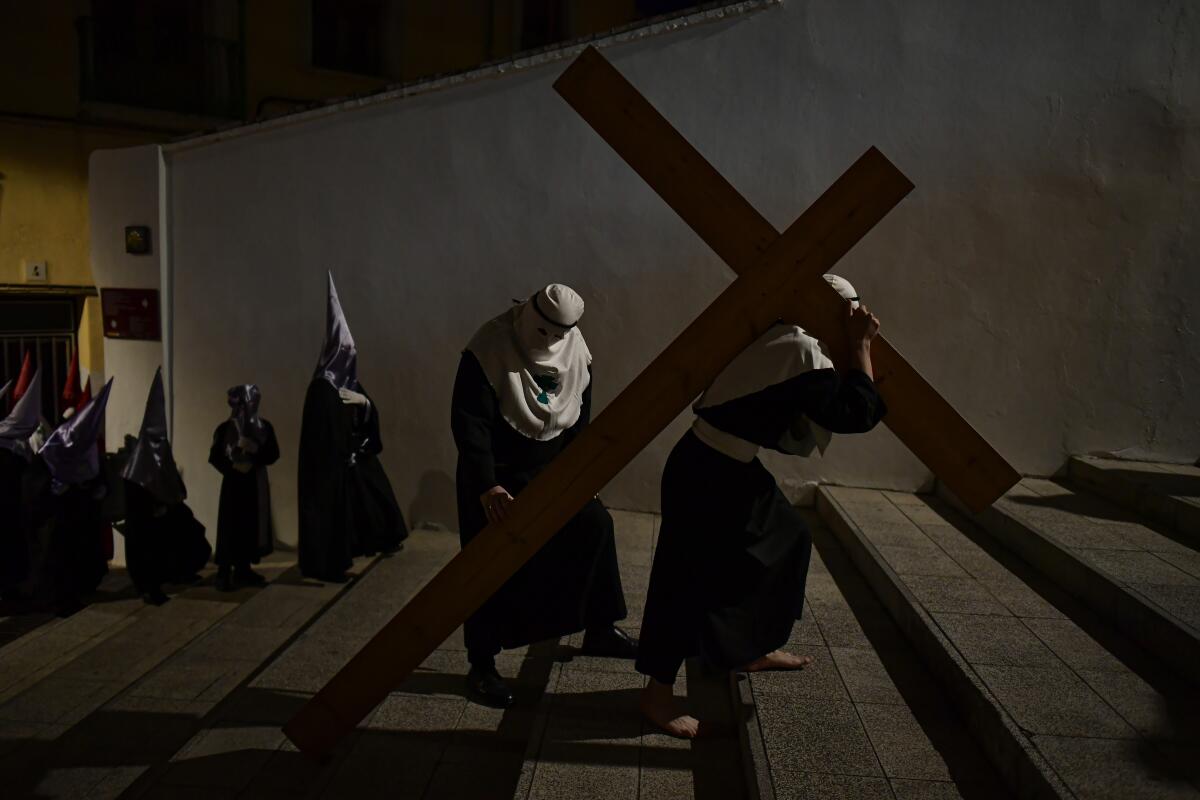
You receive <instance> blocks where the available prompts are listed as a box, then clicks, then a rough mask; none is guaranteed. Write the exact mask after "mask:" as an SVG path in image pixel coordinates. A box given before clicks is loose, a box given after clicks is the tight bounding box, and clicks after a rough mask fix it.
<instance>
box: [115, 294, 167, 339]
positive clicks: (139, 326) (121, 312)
mask: <svg viewBox="0 0 1200 800" xmlns="http://www.w3.org/2000/svg"><path fill="white" fill-rule="evenodd" d="M100 310H101V313H102V315H103V317H104V335H105V337H107V338H109V339H144V340H148V341H155V342H157V341H159V340H160V339H161V338H162V329H161V326H160V324H159V318H158V290H157V289H101V290H100Z"/></svg>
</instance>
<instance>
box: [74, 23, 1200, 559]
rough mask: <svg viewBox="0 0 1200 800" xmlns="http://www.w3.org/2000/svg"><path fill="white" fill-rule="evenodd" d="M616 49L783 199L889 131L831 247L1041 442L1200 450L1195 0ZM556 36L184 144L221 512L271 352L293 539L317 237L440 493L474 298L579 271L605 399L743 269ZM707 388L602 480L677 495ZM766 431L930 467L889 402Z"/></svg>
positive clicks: (200, 497)
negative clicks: (674, 482)
mask: <svg viewBox="0 0 1200 800" xmlns="http://www.w3.org/2000/svg"><path fill="white" fill-rule="evenodd" d="M606 55H607V56H608V57H609V58H610V59H611V60H613V61H614V62H615V64H616V65H617V66H618V68H619V69H620V70H621V71H622V72H623V73H624V74H625V75H626V76H628V77H629V78H630V79H631V80H632V81H633V82H634V83H635V84H636V85H637V86H638V87H639V88H640V89H641V90H642V91H643V92H644V93H645V94H646V95H647V96H648V97H649V98H650V100H651V101H652V102H653V103H654V104H655V105H656V106H657V107H658V108H659V109H660V110H661V111H662V112H663V113H664V114H665V115H666V116H667V118H668V119H670V120H671V121H672V122H673V123H674V124H675V125H676V126H677V127H678V128H679V129H680V130H681V131H682V132H683V133H684V135H685V136H687V137H688V138H689V139H690V140H691V141H692V142H693V143H694V144H695V145H696V146H697V147H698V148H699V149H700V150H701V152H703V153H704V154H705V155H706V156H707V157H708V158H709V159H711V160H712V161H713V163H714V164H715V165H716V167H717V168H718V169H719V170H720V171H721V172H722V173H723V174H725V175H726V176H727V177H728V178H729V179H730V180H731V181H732V182H733V184H734V185H735V186H737V187H738V188H739V190H740V191H742V192H744V193H745V195H746V196H747V198H748V199H749V200H750V201H751V202H752V203H753V204H754V205H755V206H757V207H758V208H759V209H760V210H761V211H762V212H763V213H764V214H765V215H766V216H767V217H768V218H769V219H770V220H771V221H772V222H773V223H774V224H775V225H776V226H777V227H779V228H783V227H785V226H786V225H787V224H788V223H789V222H791V221H792V219H794V218H795V217H796V216H797V215H798V214H799V213H800V212H801V211H802V210H803V209H804V208H805V206H806V205H807V204H808V203H809V202H811V201H812V200H813V199H814V198H815V197H816V196H817V195H818V194H819V193H820V192H821V191H822V190H823V189H824V188H825V187H826V186H827V185H828V184H829V183H830V182H831V181H833V180H834V179H835V178H836V177H837V176H838V175H839V174H840V173H841V172H842V171H843V170H844V169H845V168H846V167H847V166H848V165H849V164H850V163H851V162H852V161H854V159H855V158H857V157H858V156H859V155H860V154H861V153H862V152H863V151H864V150H865V149H866V148H867V147H868V146H870V145H876V146H878V147H879V148H880V149H881V150H883V152H884V153H886V154H887V155H888V156H889V157H890V158H891V159H892V160H893V161H894V162H895V163H896V164H897V165H898V166H899V167H900V168H901V169H902V170H903V171H904V172H905V173H906V174H908V175H909V176H910V177H911V178H912V179H913V181H914V182H915V183H916V186H917V189H916V191H915V192H914V193H913V194H912V195H911V196H910V197H909V199H907V200H905V201H904V202H903V203H902V204H901V206H900V207H899V208H897V209H896V210H895V211H894V212H893V213H892V214H891V215H890V216H889V217H888V218H887V219H886V220H884V222H883V223H882V224H881V225H880V226H879V227H878V228H877V229H876V230H875V231H873V232H872V233H871V234H870V235H869V236H868V237H867V239H866V240H865V241H864V242H862V244H861V245H859V246H858V247H857V248H856V249H855V250H854V251H853V252H852V253H851V254H850V256H849V257H848V258H847V259H845V261H844V262H843V263H842V264H841V265H840V267H839V272H841V273H843V274H845V275H846V276H847V277H849V278H850V279H851V280H852V281H853V282H854V283H855V284H856V286H857V287H858V289H859V291H860V293H861V295H862V296H863V297H865V298H866V302H867V303H868V304H869V305H870V306H871V307H872V309H873V310H875V311H876V312H877V313H878V314H879V315H880V316H881V317H882V319H883V323H884V329H885V330H886V332H887V334H888V337H889V338H890V339H891V340H892V342H893V343H895V344H896V345H897V347H899V348H900V349H901V350H902V352H904V353H905V354H906V355H907V356H908V358H909V359H910V361H911V362H912V363H913V364H914V365H916V366H917V367H918V369H920V370H921V371H922V372H923V374H924V375H925V376H926V377H927V378H928V379H929V380H930V381H931V382H932V383H933V384H934V385H935V386H936V387H938V388H939V389H940V390H941V391H942V392H943V394H944V395H945V396H946V397H947V398H948V399H949V400H950V401H951V402H952V403H953V404H954V405H955V406H956V407H957V408H958V409H959V410H960V411H961V412H962V413H963V414H964V415H965V416H966V417H967V418H968V420H970V421H971V422H972V423H973V424H974V425H975V426H976V427H977V428H978V429H979V430H980V431H981V432H982V433H983V434H984V435H985V436H986V437H987V438H988V439H989V440H991V441H992V442H993V443H994V444H995V445H996V446H997V447H998V449H999V450H1000V451H1001V452H1002V453H1004V454H1005V455H1006V456H1007V457H1008V458H1009V459H1010V460H1011V461H1012V463H1013V464H1014V465H1015V466H1016V467H1017V468H1018V469H1019V470H1021V471H1023V472H1026V473H1034V474H1048V473H1050V472H1053V471H1054V470H1056V469H1057V468H1059V467H1060V466H1061V465H1062V463H1063V461H1064V459H1065V458H1066V457H1067V455H1069V454H1071V453H1079V452H1086V451H1091V450H1095V449H1100V448H1103V449H1120V448H1125V447H1138V448H1143V449H1144V450H1146V451H1148V452H1152V453H1155V454H1158V455H1163V456H1169V457H1183V456H1186V457H1190V458H1194V456H1195V455H1196V454H1197V452H1200V426H1198V425H1197V415H1196V411H1195V407H1196V406H1195V398H1196V397H1197V396H1200V359H1197V358H1196V357H1195V355H1194V354H1195V353H1196V352H1197V351H1200V334H1198V333H1197V330H1198V327H1200V325H1198V321H1197V318H1196V311H1195V309H1196V308H1197V307H1198V306H1200V286H1198V283H1197V277H1196V275H1197V273H1196V271H1195V268H1194V262H1195V258H1196V253H1197V252H1200V235H1198V233H1197V230H1198V228H1197V219H1200V214H1198V213H1197V212H1198V211H1200V185H1198V181H1200V132H1198V129H1197V125H1198V123H1200V58H1198V56H1200V14H1198V13H1197V10H1196V9H1195V8H1194V7H1188V5H1187V3H1186V2H1183V0H1175V1H1174V2H1164V3H1159V4H1157V5H1156V6H1155V7H1154V8H1146V9H1142V8H1140V7H1139V4H1135V3H1129V2H1108V3H1097V2H1084V1H1083V0H1072V1H1071V2H1060V3H1054V4H1049V3H1034V2H1016V3H999V2H992V3H984V4H967V3H962V2H957V0H955V1H951V0H943V1H942V2H937V1H935V0H921V1H920V2H914V1H909V2H890V3H887V2H865V0H857V1H855V0H850V1H849V2H847V1H843V2H832V1H831V0H823V1H816V0H814V2H789V3H785V4H783V5H782V6H778V7H774V8H772V9H770V10H767V11H764V12H761V13H757V14H752V15H749V16H746V17H742V18H739V19H736V20H734V21H730V22H725V23H720V24H714V25H708V26H703V27H698V28H694V29H689V30H687V31H682V32H679V33H678V34H676V35H671V36H664V37H658V38H652V39H648V40H645V41H643V42H640V43H636V44H632V45H621V46H617V47H612V48H609V49H608V50H606ZM563 66H564V65H563V64H557V65H551V66H547V67H543V68H540V69H536V70H531V71H528V72H524V73H518V74H515V75H511V76H507V77H504V78H501V79H497V80H491V81H485V82H480V83H475V84H471V85H466V86H462V87H459V88H455V89H450V90H447V91H442V92H438V93H433V94H427V95H423V96H419V97H414V98H410V99H406V100H399V101H395V102H388V103H383V104H376V105H373V106H368V107H364V108H361V109H358V110H348V111H344V112H341V113H338V114H333V115H329V116H326V117H324V118H321V119H316V120H313V121H308V122H304V123H301V124H295V125H291V126H288V127H282V128H279V129H277V130H268V131H265V132H253V133H249V134H247V135H244V136H240V137H234V138H231V139H229V140H227V141H223V142H219V143H213V144H207V145H203V146H198V147H184V148H181V149H178V150H176V151H175V152H171V153H170V154H169V165H170V194H169V196H170V208H169V214H170V217H171V219H172V225H173V230H174V236H173V239H172V242H171V245H172V248H173V269H174V280H175V289H174V290H175V313H176V319H175V336H176V339H175V346H174V354H175V372H176V374H175V414H176V426H175V452H176V455H177V458H178V459H179V461H180V464H181V466H182V467H183V468H184V471H185V473H186V475H187V478H188V484H189V488H190V490H191V492H192V496H193V499H194V501H195V502H194V505H195V507H196V512H197V514H198V515H199V516H200V517H201V519H202V520H203V521H204V522H205V523H206V524H210V525H211V524H212V522H213V520H214V519H215V513H216V497H217V488H218V476H217V474H216V472H215V471H213V470H211V468H209V467H207V465H206V463H205V460H206V457H207V449H208V445H209V441H210V436H211V432H212V430H213V428H214V427H215V426H216V425H217V424H218V423H219V422H220V421H221V420H222V419H223V418H224V417H225V415H226V413H227V409H226V406H225V404H224V390H225V388H226V387H228V386H230V385H232V384H234V383H240V382H244V381H254V382H257V383H259V384H260V386H261V387H262V389H263V396H264V400H263V413H264V415H265V416H267V417H268V418H269V419H271V420H272V421H273V422H274V423H275V425H276V428H277V430H278V432H279V435H280V444H281V447H282V450H283V457H282V459H281V462H280V463H279V465H278V466H276V467H275V468H274V470H273V471H272V473H271V475H272V484H273V489H274V497H275V503H276V518H277V524H278V528H279V531H280V534H281V536H282V538H284V539H285V540H289V541H290V540H294V536H295V503H296V498H295V488H294V486H295V484H294V476H295V469H296V446H297V438H298V434H299V422H300V410H301V404H302V401H303V395H304V390H305V386H306V384H307V382H308V379H309V376H310V375H311V372H312V368H313V365H314V362H315V360H316V358H317V354H318V351H319V347H320V344H321V337H322V331H323V326H324V309H325V303H324V287H325V282H324V271H325V270H326V269H327V268H329V269H332V270H333V272H334V275H335V278H336V279H337V281H338V285H339V288H340V291H341V297H342V303H343V305H344V307H345V309H346V312H347V314H348V317H349V321H350V325H351V328H352V330H353V332H354V334H355V337H356V339H357V342H358V345H359V349H360V370H361V377H362V380H363V382H364V383H365V385H366V386H367V387H368V389H369V390H370V391H371V392H372V393H373V395H374V396H375V399H376V401H377V403H378V405H379V407H380V408H381V410H382V414H383V422H384V425H383V436H384V441H385V451H384V454H383V460H384V464H385V466H386V467H387V470H388V473H389V475H390V476H391V479H392V482H393V485H394V486H395V488H396V491H397V494H398V496H399V498H400V500H401V504H402V506H403V508H404V509H405V511H406V513H408V514H409V516H410V522H411V521H413V519H414V518H415V519H425V520H434V521H440V522H443V523H445V524H448V525H450V526H453V525H454V514H453V483H452V481H453V472H454V447H453V443H452V441H451V439H450V435H449V430H448V424H447V420H448V405H449V397H450V390H451V384H452V381H453V377H454V370H455V366H456V362H457V358H458V352H459V350H460V348H461V347H462V346H463V344H464V343H465V342H466V341H467V339H468V338H469V337H470V335H471V334H472V332H473V331H474V329H475V327H476V326H477V325H478V324H479V323H481V322H482V321H483V320H485V319H487V318H488V317H490V316H492V315H494V314H496V313H498V312H499V311H501V310H502V309H504V308H505V307H506V305H507V304H508V299H509V298H510V297H521V296H524V295H527V294H529V293H530V292H532V291H533V290H534V289H536V288H537V287H539V286H540V285H542V284H544V283H546V282H549V281H562V282H565V283H568V284H570V285H572V286H574V287H575V288H577V289H578V290H579V291H580V292H581V293H582V294H583V296H584V297H585V298H586V300H587V303H588V310H587V314H586V316H585V317H584V320H583V324H582V328H583V330H584V332H585V334H586V335H587V337H588V341H589V343H590V344H591V347H592V350H593V352H594V353H595V354H596V376H597V380H598V384H597V391H596V400H597V402H598V405H599V407H600V408H602V407H603V406H604V405H605V403H607V402H608V401H609V400H610V399H611V398H612V397H613V396H615V394H616V393H617V392H618V391H620V389H621V388H622V387H623V386H624V385H625V384H627V383H628V382H629V381H630V380H631V379H632V378H633V377H634V376H635V375H636V374H637V372H638V371H639V370H641V369H642V367H644V366H645V365H646V364H647V363H649V361H650V360H651V358H652V357H653V356H654V355H656V354H657V353H658V352H659V351H660V350H661V349H662V348H663V347H664V346H665V345H666V344H667V342H668V341H670V339H671V338H672V337H673V336H674V335H675V334H676V333H678V332H679V331H680V330H681V329H682V328H683V327H684V325H685V324H686V323H687V322H688V321H689V320H690V319H691V318H692V317H694V316H695V315H696V314H697V313H698V312H699V311H700V310H702V309H703V308H704V306H705V305H706V304H707V303H708V302H709V301H710V300H711V299H712V298H713V297H714V296H715V295H716V294H717V293H718V292H720V291H721V289H722V288H723V287H724V286H726V285H727V284H728V283H729V282H730V280H731V273H730V272H729V271H728V270H727V269H726V268H725V267H724V266H723V265H722V264H721V263H720V262H719V261H718V259H717V258H716V257H715V256H713V254H712V253H711V252H709V251H708V249H707V248H706V247H705V246H704V245H703V244H702V243H701V242H699V240H698V239H697V238H696V237H695V236H694V235H693V234H692V233H691V231H690V230H688V229H687V228H686V227H685V226H684V225H683V224H682V223H681V222H680V221H679V220H678V219H677V218H676V217H675V215H674V214H673V212H671V211H670V210H669V209H667V208H666V207H665V205H664V204H663V203H662V202H661V201H660V200H659V199H658V198H657V197H656V196H654V195H653V194H652V192H651V191H650V190H649V189H648V188H647V187H646V186H645V185H644V184H643V182H642V181H641V179H640V178H638V177H637V176H636V175H634V174H633V173H632V171H631V170H629V169H628V167H626V166H625V165H624V164H623V163H622V162H621V161H620V160H619V159H618V158H617V157H616V156H615V155H614V154H613V153H612V151H611V150H610V149H609V148H608V147H607V146H606V145H605V144H603V143H602V142H601V141H600V140H599V138H598V137H597V136H596V135H595V134H594V133H593V132H592V131H591V130H590V129H589V128H588V127H587V125H586V124H585V123H583V122H582V120H581V119H579V118H578V117H577V116H576V115H575V114H574V112H572V111H571V110H570V108H569V107H568V106H567V105H566V104H565V103H564V102H563V101H562V100H561V99H560V98H559V97H558V96H557V95H556V94H555V93H554V91H553V90H552V89H551V83H552V81H553V80H554V78H555V77H556V76H557V75H558V74H559V72H560V71H561V69H562V67H563ZM116 180H124V179H123V178H116ZM95 182H96V177H93V183H95ZM94 207H95V206H94ZM97 274H98V275H99V272H97ZM139 391H141V389H140V387H139ZM139 408H140V406H139ZM686 422H687V420H686V418H681V419H679V420H677V421H676V423H675V425H674V426H673V427H672V428H671V429H670V430H669V431H668V432H666V433H664V434H663V435H662V436H660V437H659V439H658V440H656V442H655V443H654V445H653V446H652V447H651V448H649V449H648V450H647V451H646V452H644V453H643V454H642V455H641V456H640V457H639V458H638V459H637V460H635V461H634V462H633V463H632V464H631V465H630V466H629V468H627V469H626V470H625V471H624V472H623V473H622V474H621V475H620V476H619V477H618V478H617V479H616V480H615V481H614V482H613V483H612V484H611V486H610V487H609V488H608V489H607V490H606V491H605V492H604V493H603V495H602V496H603V497H604V498H605V499H606V500H607V501H608V502H609V503H610V504H611V505H615V506H619V507H628V508H654V507H655V506H656V505H657V491H658V478H659V474H660V471H661V467H662V464H663V461H664V459H665V457H666V454H667V452H668V451H669V448H670V446H671V444H672V443H673V441H674V440H675V438H677V436H678V434H679V432H680V431H681V430H682V429H683V426H684V424H686ZM771 464H772V466H773V468H775V470H776V474H778V475H779V476H780V477H781V479H783V480H784V481H786V482H790V483H795V482H801V481H804V480H810V479H822V480H830V481H835V482H843V483H852V484H859V485H871V486H884V487H897V488H916V487H918V486H920V485H922V484H924V483H926V482H927V480H928V478H929V476H928V475H927V473H926V472H925V470H924V469H923V467H921V465H920V464H919V463H917V462H916V461H915V460H914V459H913V458H912V457H911V456H910V455H909V454H908V453H907V452H906V451H905V450H904V448H903V447H902V446H900V445H899V444H898V443H897V442H896V441H895V440H894V438H893V437H892V436H891V434H890V433H889V432H888V431H887V430H886V429H883V428H881V429H880V430H878V431H877V432H874V433H872V434H870V435H868V436H864V437H859V438H858V439H854V440H851V439H844V440H842V441H839V442H838V443H836V445H835V447H834V449H833V451H832V455H831V456H830V457H828V458H826V459H824V460H820V461H817V460H813V461H809V462H802V461H799V460H790V461H788V460H783V459H773V460H771Z"/></svg>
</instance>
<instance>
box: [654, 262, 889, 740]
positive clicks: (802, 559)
mask: <svg viewBox="0 0 1200 800" xmlns="http://www.w3.org/2000/svg"><path fill="white" fill-rule="evenodd" d="M825 279H826V280H827V281H828V282H829V283H830V285H832V286H833V287H834V288H835V289H836V290H837V291H838V294H840V295H841V296H842V297H843V298H845V299H846V300H847V301H848V302H847V311H846V332H847V335H848V339H849V342H850V344H851V351H852V352H851V354H850V360H849V365H850V369H849V370H847V371H846V372H845V373H844V374H840V373H839V372H838V371H837V370H835V369H834V368H833V362H832V361H830V359H829V357H828V355H827V354H826V353H825V352H824V351H823V346H822V344H821V343H820V342H818V341H817V340H816V339H814V338H813V337H812V336H810V335H808V334H807V333H805V332H804V330H803V329H802V328H799V327H797V326H795V325H785V324H782V323H778V324H776V325H774V326H773V327H771V328H770V329H768V330H767V332H766V333H765V334H764V335H763V336H762V337H760V338H759V339H758V340H757V341H756V342H754V343H753V344H751V345H750V346H749V347H748V348H746V350H745V351H743V352H742V353H741V354H740V355H739V356H738V357H737V358H735V359H734V360H733V362H732V363H730V364H729V366H728V367H726V368H725V370H724V371H723V372H721V373H720V374H719V375H718V376H717V379H716V380H715V381H713V383H712V385H711V386H710V387H709V388H708V389H707V390H706V391H705V392H704V394H703V395H701V396H700V400H699V401H698V402H697V403H696V405H695V406H694V410H695V412H696V420H695V423H694V424H693V425H692V428H691V430H689V431H688V432H687V433H685V434H684V435H683V438H682V439H680V440H679V443H678V444H676V445H675V449H674V450H672V451H671V455H670V457H669V458H668V459H667V465H666V468H665V469H664V471H663V479H662V515H663V516H662V530H661V532H660V533H659V539H658V548H657V550H656V551H655V554H654V566H653V567H652V568H651V572H650V588H649V590H648V591H647V596H646V611H645V614H644V616H643V617H642V631H641V647H640V652H639V654H638V659H637V670H638V672H641V673H643V674H644V675H647V676H649V678H650V680H649V682H648V683H647V685H646V687H645V689H643V690H642V698H641V708H642V713H643V714H645V715H646V717H648V718H649V719H650V721H652V722H653V723H655V724H656V725H658V726H659V727H660V728H662V729H663V730H665V731H666V732H667V733H670V734H671V735H673V736H678V737H681V738H692V737H694V736H696V735H697V733H698V731H699V723H698V722H697V720H696V719H695V718H694V717H690V716H688V715H686V714H684V713H683V711H682V710H681V709H680V708H679V706H678V705H677V704H676V702H675V698H674V696H673V693H672V690H671V685H672V684H673V683H674V682H675V675H676V673H678V672H679V667H680V666H681V665H682V664H683V661H684V659H685V658H688V657H689V656H693V655H699V656H701V657H703V658H704V659H705V661H707V662H708V663H709V664H711V665H712V666H714V667H717V668H719V669H736V670H745V671H750V672H753V671H759V670H776V669H803V668H804V667H806V666H808V665H809V664H811V663H812V658H811V657H810V656H801V655H793V654H791V653H787V652H784V651H782V650H780V649H778V648H780V647H782V646H783V644H784V643H785V642H786V641H787V639H788V636H789V634H790V633H791V630H792V623H793V622H794V621H795V620H797V619H799V618H800V613H801V611H802V608H803V604H804V584H805V580H806V578H807V576H808V562H809V555H810V553H811V550H812V539H811V538H810V536H809V533H808V529H807V528H806V526H805V524H804V520H803V518H801V516H800V514H799V512H797V511H796V510H795V509H794V508H793V507H792V506H791V504H789V503H788V501H787V500H786V499H785V498H784V496H783V494H782V493H781V492H780V491H779V487H777V486H776V485H775V481H774V479H773V478H772V477H771V474H770V473H769V472H767V470H766V468H765V467H763V465H762V463H760V462H759V460H758V458H757V457H756V456H757V453H758V450H759V448H760V447H766V448H768V449H771V450H775V451H778V452H781V453H786V454H789V455H799V456H805V455H809V454H810V453H811V452H812V451H813V449H814V448H816V449H818V450H819V451H820V452H822V453H823V452H824V451H825V448H826V447H827V446H828V444H829V440H830V438H831V436H830V434H831V433H864V432H866V431H869V430H871V429H872V428H873V427H875V425H876V424H877V423H878V422H879V421H880V420H881V419H882V418H883V415H884V414H885V413H886V407H885V405H884V402H883V399H882V398H881V397H880V396H879V394H878V393H877V392H876V390H875V384H874V382H873V378H874V375H873V372H872V369H871V339H872V338H873V337H874V336H875V334H876V333H878V332H879V320H878V319H877V318H876V317H875V315H873V314H871V313H870V312H869V311H867V309H866V308H865V307H863V306H861V305H859V302H858V297H857V295H856V294H855V292H854V288H853V287H852V286H851V285H850V284H849V283H848V282H847V281H846V280H845V279H844V278H840V277H838V276H835V275H826V276H825Z"/></svg>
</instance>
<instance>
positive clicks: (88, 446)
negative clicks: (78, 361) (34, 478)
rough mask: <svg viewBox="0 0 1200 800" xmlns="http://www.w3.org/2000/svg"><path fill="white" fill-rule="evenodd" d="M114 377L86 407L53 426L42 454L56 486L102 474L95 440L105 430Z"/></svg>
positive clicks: (60, 487) (56, 487)
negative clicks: (106, 412)
mask: <svg viewBox="0 0 1200 800" xmlns="http://www.w3.org/2000/svg"><path fill="white" fill-rule="evenodd" d="M110 388H112V378H109V379H108V383H106V384H104V388H103V389H102V390H101V391H100V393H99V394H98V395H96V396H95V397H93V398H92V400H91V402H89V403H88V404H87V405H86V406H84V407H83V410H82V411H80V412H79V413H78V414H74V415H73V416H72V417H71V418H70V419H69V420H67V421H66V422H64V423H63V424H62V425H59V426H58V427H57V428H55V429H54V433H52V434H50V436H49V438H47V439H46V444H44V445H42V449H41V450H40V451H38V452H39V454H40V455H41V456H42V460H43V461H45V462H46V467H47V468H48V469H49V470H50V476H51V477H52V478H53V479H54V487H55V489H62V488H64V487H65V486H68V485H72V484H80V483H84V482H86V481H90V480H91V479H92V478H95V477H96V476H97V475H99V474H100V452H99V448H97V447H96V441H97V440H98V439H99V438H100V435H101V434H102V433H103V432H104V411H105V409H106V408H107V407H108V392H109V389H110Z"/></svg>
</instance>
